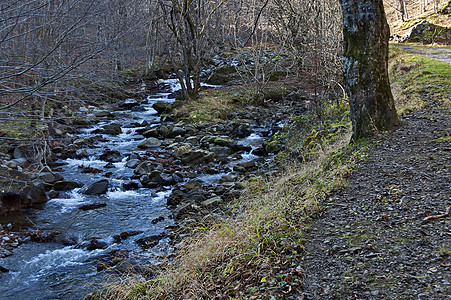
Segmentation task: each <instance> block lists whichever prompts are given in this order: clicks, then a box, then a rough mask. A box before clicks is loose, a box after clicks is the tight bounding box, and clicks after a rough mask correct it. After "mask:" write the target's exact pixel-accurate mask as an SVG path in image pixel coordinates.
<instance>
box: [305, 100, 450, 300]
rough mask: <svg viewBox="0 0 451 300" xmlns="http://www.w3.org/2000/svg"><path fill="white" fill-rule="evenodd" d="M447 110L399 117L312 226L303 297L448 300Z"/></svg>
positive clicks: (448, 198) (448, 190)
mask: <svg viewBox="0 0 451 300" xmlns="http://www.w3.org/2000/svg"><path fill="white" fill-rule="evenodd" d="M450 113H451V109H449V108H447V109H434V110H424V111H419V112H414V113H411V114H409V115H407V116H405V117H404V118H403V123H405V124H404V125H402V126H401V127H400V128H399V129H397V130H395V131H394V132H393V133H390V134H388V135H387V136H385V137H383V138H381V139H379V140H378V143H377V146H375V147H374V148H372V150H370V153H369V157H368V158H367V159H366V160H365V161H363V162H362V163H361V164H360V167H359V168H358V170H357V171H356V172H354V174H353V175H352V176H351V177H350V179H349V187H348V188H345V189H343V190H341V191H339V192H337V193H336V194H335V195H333V196H332V197H331V198H330V199H329V200H328V202H327V203H323V205H324V206H325V209H324V210H323V211H322V213H321V215H320V217H319V218H318V219H317V220H316V221H314V222H313V224H312V228H311V230H310V231H309V232H308V234H307V237H306V240H307V243H306V245H305V247H306V248H305V250H306V257H305V262H304V271H305V278H304V282H305V286H304V295H303V296H304V298H305V299H451V216H443V217H441V218H437V219H432V220H428V221H427V220H426V221H424V218H425V217H427V216H434V215H435V216H437V215H441V214H443V213H444V212H445V211H446V210H447V208H448V209H449V207H450V206H451V181H450V178H451V177H450V167H451V166H450V162H451V152H450V151H451V142H450V140H449V137H450V131H451V118H450V117H449V116H450V115H451V114H450Z"/></svg>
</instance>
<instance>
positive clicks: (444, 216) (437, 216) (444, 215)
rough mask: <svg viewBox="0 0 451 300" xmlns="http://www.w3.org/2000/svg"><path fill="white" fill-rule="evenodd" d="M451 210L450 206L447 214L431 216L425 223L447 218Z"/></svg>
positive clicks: (424, 220)
mask: <svg viewBox="0 0 451 300" xmlns="http://www.w3.org/2000/svg"><path fill="white" fill-rule="evenodd" d="M450 210H451V206H448V207H447V208H446V212H445V213H443V214H441V215H435V216H429V217H426V218H424V219H423V222H427V221H430V220H435V219H441V218H446V217H448V216H449V215H450Z"/></svg>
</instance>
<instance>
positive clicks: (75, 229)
mask: <svg viewBox="0 0 451 300" xmlns="http://www.w3.org/2000/svg"><path fill="white" fill-rule="evenodd" d="M161 83H162V84H165V85H166V87H167V92H166V93H156V94H153V95H150V96H149V97H148V99H147V100H148V101H147V104H142V105H141V107H140V108H141V110H140V111H133V112H131V111H121V112H115V116H116V117H115V119H114V120H113V121H108V122H102V123H98V124H97V125H95V126H92V127H89V128H85V129H84V130H83V131H82V133H81V134H80V135H79V136H77V137H78V138H89V137H91V136H92V135H93V133H92V132H93V131H94V130H95V129H98V128H100V127H102V126H104V125H106V124H108V123H112V122H115V123H120V124H121V126H122V133H121V134H119V135H117V136H111V135H103V138H104V141H103V142H99V143H96V144H95V147H91V148H87V149H86V150H87V152H88V158H84V159H67V160H65V161H64V162H65V165H64V166H62V170H61V171H60V173H61V174H62V175H63V176H64V178H65V180H71V181H76V182H81V183H83V184H85V185H88V184H90V183H93V182H96V181H98V180H99V179H101V178H104V177H103V176H102V174H84V173H81V172H80V171H81V170H80V168H79V166H80V165H84V166H90V167H93V168H97V169H104V168H105V165H106V162H105V161H103V160H101V159H100V155H101V154H102V153H103V150H104V149H106V148H108V149H111V150H118V151H119V152H120V153H121V154H122V155H123V157H124V159H123V160H122V161H119V162H116V163H113V165H112V166H111V168H110V169H107V170H108V171H111V172H112V174H113V176H112V177H111V178H109V182H110V186H109V189H108V192H107V193H106V194H105V195H101V196H93V195H85V194H82V193H80V189H75V190H72V191H69V192H64V193H61V194H60V196H59V198H56V199H52V200H50V201H49V202H48V203H47V204H46V205H45V206H44V208H43V209H42V210H36V209H35V210H30V212H29V213H27V215H26V216H25V217H24V216H21V217H19V218H22V219H18V220H15V221H16V222H15V226H16V227H18V226H27V227H29V228H33V229H39V230H40V231H42V232H55V231H57V232H61V233H62V235H63V236H69V237H74V238H75V239H76V240H77V241H78V242H79V244H78V245H72V246H64V245H63V244H62V243H34V242H33V243H24V244H22V245H20V246H19V247H18V248H16V249H15V250H14V255H12V256H10V257H7V258H4V259H0V265H2V266H3V267H6V268H8V269H9V270H10V272H9V273H4V274H0V280H1V285H0V299H19V298H20V299H82V298H83V297H84V296H86V295H87V294H88V293H90V292H92V291H95V290H97V289H99V288H101V287H102V283H105V282H107V281H108V280H109V279H111V276H112V275H111V272H106V271H103V272H98V270H97V266H98V264H99V258H101V257H102V256H107V255H108V254H109V253H111V252H112V251H114V250H118V249H127V252H126V253H128V254H129V256H130V258H131V260H132V261H133V262H134V263H135V265H145V264H149V263H150V264H158V257H159V256H160V257H161V255H167V254H168V253H170V251H171V247H170V243H169V238H163V239H161V240H160V241H159V243H158V245H157V246H155V247H152V248H151V249H147V250H143V249H142V248H140V247H139V246H138V245H137V243H136V240H137V239H140V238H143V237H147V236H152V235H159V234H162V233H163V232H164V231H165V228H166V227H168V226H171V225H173V221H172V219H171V218H170V215H171V212H170V211H169V210H168V208H167V207H166V198H167V197H168V196H169V195H170V193H171V189H170V188H169V187H168V188H167V189H166V190H161V189H159V190H158V191H157V190H153V189H148V188H141V189H137V190H131V191H125V190H124V189H123V188H122V183H123V182H124V181H125V180H126V179H127V178H129V177H130V176H132V175H133V169H132V168H127V167H126V166H125V164H126V158H127V156H128V154H130V153H139V152H140V151H137V145H138V144H139V143H140V142H141V141H142V140H143V136H142V135H139V134H137V133H136V130H138V129H139V128H137V127H135V126H134V125H132V123H133V124H137V123H140V122H142V121H144V120H145V121H147V122H148V123H152V122H155V123H156V122H158V121H159V117H158V115H157V113H156V111H155V110H154V109H153V108H152V104H154V103H155V102H157V101H164V102H168V103H170V102H172V101H174V99H170V98H169V95H170V93H171V92H173V91H175V90H177V89H178V88H179V86H178V85H177V82H176V81H175V80H165V81H161ZM261 140H262V137H261V136H260V135H259V134H258V132H256V133H253V134H251V135H250V136H249V137H247V138H246V139H243V140H241V141H240V143H243V144H247V145H252V144H254V143H255V142H256V141H257V142H258V141H261ZM141 152H145V151H141ZM255 157H256V156H255V155H253V154H252V152H251V153H247V154H245V155H243V159H242V160H241V161H245V160H250V159H253V158H255ZM232 166H233V165H231V166H230V167H232ZM223 174H224V173H221V174H216V175H206V176H200V177H199V178H198V179H200V180H204V181H208V182H212V181H214V180H217V179H219V178H220V177H221V176H222V175H223ZM97 202H105V203H107V206H106V207H102V208H101V209H95V210H88V211H84V210H80V209H78V207H80V206H81V205H84V204H89V203H97ZM158 217H163V218H164V220H163V221H161V222H157V223H155V222H152V220H153V219H155V218H158ZM154 223H155V224H154ZM121 232H135V233H137V234H136V235H135V236H132V237H130V238H128V239H126V240H123V241H122V242H121V243H114V239H113V236H114V235H118V234H120V233H121ZM92 239H97V240H99V241H101V242H105V243H106V244H107V245H108V247H107V248H106V249H97V250H93V251H88V250H86V244H87V243H89V241H90V240H92ZM83 244H84V245H83Z"/></svg>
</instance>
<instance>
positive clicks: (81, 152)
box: [75, 149, 88, 159]
mask: <svg viewBox="0 0 451 300" xmlns="http://www.w3.org/2000/svg"><path fill="white" fill-rule="evenodd" d="M87 157H88V151H86V149H77V151H75V158H78V159H82V158H87Z"/></svg>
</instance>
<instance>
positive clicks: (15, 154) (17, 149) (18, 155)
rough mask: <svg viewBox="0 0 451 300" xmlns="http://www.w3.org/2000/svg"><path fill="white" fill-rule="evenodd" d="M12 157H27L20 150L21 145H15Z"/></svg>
mask: <svg viewBox="0 0 451 300" xmlns="http://www.w3.org/2000/svg"><path fill="white" fill-rule="evenodd" d="M13 157H14V158H15V159H19V158H24V159H27V156H26V155H25V153H24V152H23V151H22V149H21V147H16V148H14V152H13Z"/></svg>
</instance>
